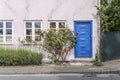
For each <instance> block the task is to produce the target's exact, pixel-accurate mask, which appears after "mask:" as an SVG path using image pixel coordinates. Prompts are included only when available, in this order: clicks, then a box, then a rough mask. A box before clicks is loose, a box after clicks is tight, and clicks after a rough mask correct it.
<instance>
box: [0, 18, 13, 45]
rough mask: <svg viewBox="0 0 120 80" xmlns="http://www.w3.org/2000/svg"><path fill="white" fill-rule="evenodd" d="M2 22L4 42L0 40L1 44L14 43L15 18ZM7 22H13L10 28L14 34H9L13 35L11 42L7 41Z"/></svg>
mask: <svg viewBox="0 0 120 80" xmlns="http://www.w3.org/2000/svg"><path fill="white" fill-rule="evenodd" d="M0 22H3V42H0V44H13V37H14V32H13V30H14V26H13V20H0ZM6 22H11V23H12V28H8V29H12V34H11V35H9V36H12V41H11V42H6V36H7V35H6V29H7V28H6Z"/></svg>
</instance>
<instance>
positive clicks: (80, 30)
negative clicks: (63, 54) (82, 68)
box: [74, 21, 92, 58]
mask: <svg viewBox="0 0 120 80" xmlns="http://www.w3.org/2000/svg"><path fill="white" fill-rule="evenodd" d="M74 35H75V36H76V39H77V40H76V44H75V49H74V50H75V51H74V54H75V58H90V57H92V36H91V35H92V21H75V22H74Z"/></svg>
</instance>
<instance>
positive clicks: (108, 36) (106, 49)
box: [100, 31, 120, 61]
mask: <svg viewBox="0 0 120 80" xmlns="http://www.w3.org/2000/svg"><path fill="white" fill-rule="evenodd" d="M100 46H101V57H102V61H107V60H114V59H120V31H116V32H102V33H101V43H100Z"/></svg>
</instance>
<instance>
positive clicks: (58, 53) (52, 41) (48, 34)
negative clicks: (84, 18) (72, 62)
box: [39, 29, 76, 62]
mask: <svg viewBox="0 0 120 80" xmlns="http://www.w3.org/2000/svg"><path fill="white" fill-rule="evenodd" d="M39 35H40V36H41V37H42V39H43V42H41V44H40V45H42V47H43V48H44V49H45V50H46V51H48V52H49V53H51V56H52V60H53V61H54V62H56V61H60V62H65V61H66V57H67V55H68V54H69V52H70V50H71V49H72V48H73V47H74V44H75V41H76V39H75V37H74V34H73V32H72V31H71V30H70V29H63V30H59V31H54V30H48V31H39Z"/></svg>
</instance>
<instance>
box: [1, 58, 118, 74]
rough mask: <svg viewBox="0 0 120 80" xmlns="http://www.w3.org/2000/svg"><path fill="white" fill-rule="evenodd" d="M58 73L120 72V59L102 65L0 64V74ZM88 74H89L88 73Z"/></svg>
mask: <svg viewBox="0 0 120 80" xmlns="http://www.w3.org/2000/svg"><path fill="white" fill-rule="evenodd" d="M59 73H79V74H99V75H98V76H101V75H100V74H118V75H119V74H120V60H114V61H108V62H104V63H103V66H101V67H96V66H93V65H84V66H78V65H77V66H75V65H74V66H73V65H61V66H58V65H54V64H44V65H40V66H35V65H33V66H0V74H59ZM88 76H90V75H88Z"/></svg>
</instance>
